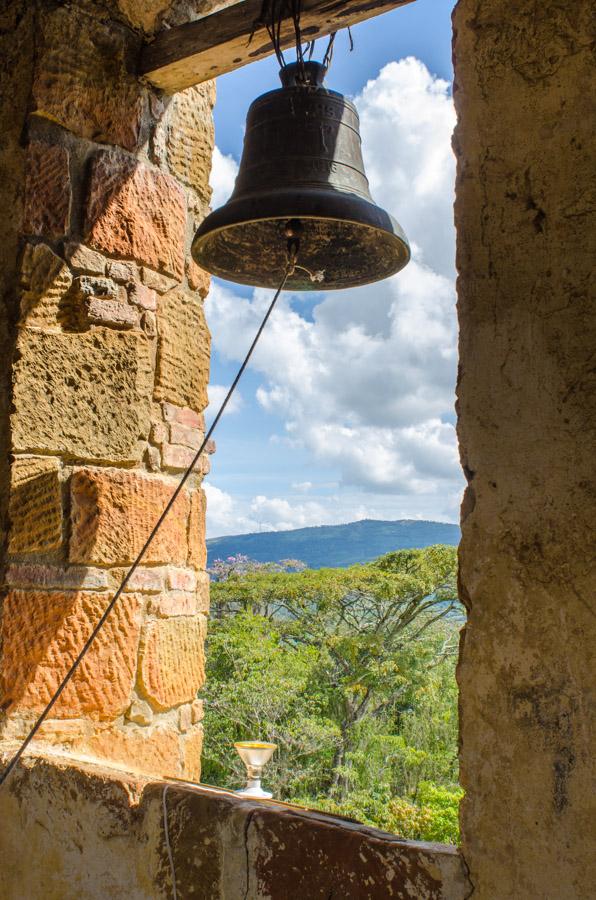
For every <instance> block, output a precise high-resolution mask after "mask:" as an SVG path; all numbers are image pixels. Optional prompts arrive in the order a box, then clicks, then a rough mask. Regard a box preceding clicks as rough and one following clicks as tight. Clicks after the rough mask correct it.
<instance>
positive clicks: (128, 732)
mask: <svg viewBox="0 0 596 900" xmlns="http://www.w3.org/2000/svg"><path fill="white" fill-rule="evenodd" d="M71 749H72V750H73V751H76V753H77V754H84V755H85V756H93V757H96V758H97V759H103V760H109V761H110V762H112V763H116V764H117V765H118V767H119V768H121V769H126V770H127V771H129V772H141V773H143V774H144V775H156V776H158V777H160V778H163V777H166V776H168V775H173V776H174V777H177V778H180V777H181V775H182V763H181V753H180V737H179V735H178V731H177V730H174V729H172V728H163V727H159V726H157V727H150V728H147V727H145V728H138V727H134V726H131V725H129V726H128V727H126V726H125V727H123V728H119V727H118V726H111V727H109V728H105V729H102V730H101V731H97V732H95V733H94V734H92V735H91V736H89V737H87V738H84V739H82V740H81V741H78V742H77V743H76V744H74V745H73V746H72V748H71Z"/></svg>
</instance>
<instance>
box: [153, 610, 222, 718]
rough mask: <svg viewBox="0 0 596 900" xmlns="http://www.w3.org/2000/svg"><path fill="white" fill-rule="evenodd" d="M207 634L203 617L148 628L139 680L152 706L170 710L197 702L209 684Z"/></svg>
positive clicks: (172, 620) (162, 621) (168, 622)
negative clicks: (205, 645) (206, 680)
mask: <svg viewBox="0 0 596 900" xmlns="http://www.w3.org/2000/svg"><path fill="white" fill-rule="evenodd" d="M205 632H206V628H205V620H204V618H203V617H202V616H197V617H195V618H190V617H184V616H181V617H179V618H172V619H162V620H161V621H155V622H149V623H148V624H147V625H145V628H144V630H143V635H142V639H141V655H140V666H139V678H140V689H141V691H142V693H143V694H144V695H145V696H146V697H147V698H148V700H149V701H150V703H151V704H152V706H154V707H155V708H157V709H169V708H170V707H172V706H178V705H179V704H180V703H187V702H188V701H190V700H193V699H194V697H195V694H196V693H197V691H198V690H199V688H200V687H201V686H202V684H203V682H204V681H205V661H204V648H203V645H204V641H205Z"/></svg>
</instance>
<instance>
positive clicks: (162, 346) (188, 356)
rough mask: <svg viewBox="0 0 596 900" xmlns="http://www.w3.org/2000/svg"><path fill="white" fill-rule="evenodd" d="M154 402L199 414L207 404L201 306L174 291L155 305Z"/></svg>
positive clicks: (207, 337) (204, 326) (189, 296)
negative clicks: (183, 408) (155, 370)
mask: <svg viewBox="0 0 596 900" xmlns="http://www.w3.org/2000/svg"><path fill="white" fill-rule="evenodd" d="M157 314H158V322H159V339H158V353H157V373H156V382H155V398H156V399H158V400H166V401H168V402H169V403H173V404H176V405H177V406H186V407H190V409H193V410H194V411H195V412H201V410H203V409H205V407H206V406H207V403H208V398H207V384H208V382H209V356H210V347H211V337H210V334H209V329H208V328H207V323H206V321H205V314H204V312H203V305H202V303H200V302H198V301H197V299H196V297H194V296H193V295H192V294H189V293H188V292H187V291H184V290H183V289H182V288H175V289H174V290H172V291H169V292H168V293H167V294H164V295H163V297H161V299H160V301H159V304H158V313H157Z"/></svg>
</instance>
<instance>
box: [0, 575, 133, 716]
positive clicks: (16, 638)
mask: <svg viewBox="0 0 596 900" xmlns="http://www.w3.org/2000/svg"><path fill="white" fill-rule="evenodd" d="M110 596H111V595H108V594H106V593H103V594H96V593H92V592H84V591H66V592H62V593H61V592H58V591H55V592H54V591H22V590H14V591H10V592H9V593H8V594H7V596H6V598H5V600H4V606H3V611H2V623H1V626H0V634H1V637H2V644H3V657H2V672H1V677H0V703H1V705H2V706H3V707H5V708H7V710H8V712H9V713H11V712H15V711H24V710H33V711H35V712H38V711H40V710H41V709H42V708H43V707H44V706H45V705H46V703H47V702H48V701H49V700H50V698H51V696H52V695H53V693H54V692H55V690H56V688H57V687H58V685H59V684H60V681H61V680H62V678H63V677H64V675H65V674H66V672H67V670H68V668H69V667H70V665H71V664H72V662H73V661H74V659H75V658H76V656H77V654H78V653H79V651H80V650H81V648H82V647H83V645H84V643H85V641H86V640H87V638H88V637H89V635H90V634H91V631H92V630H93V627H94V626H95V624H96V623H97V622H98V621H99V619H100V617H101V615H102V613H103V612H104V610H105V608H106V606H107V604H108V602H109V598H110ZM140 608H141V598H140V597H139V596H138V595H136V594H126V595H124V596H122V597H121V598H120V599H119V600H118V602H117V604H116V606H115V608H114V609H113V611H112V613H111V614H110V616H109V617H108V619H107V621H106V623H105V625H104V627H103V629H102V630H101V631H100V633H99V635H98V636H97V638H96V639H95V641H94V643H93V644H92V645H91V647H90V649H89V650H88V652H87V655H86V656H85V657H84V659H83V661H82V663H81V664H80V666H79V668H78V669H77V671H76V672H75V674H74V676H73V678H72V680H71V681H70V683H69V684H68V685H67V687H66V688H65V690H64V693H63V694H62V696H61V697H60V699H59V700H58V702H57V703H56V706H55V707H54V708H53V710H52V717H53V718H76V717H77V716H81V715H86V716H91V717H93V718H98V719H111V718H114V717H116V716H119V715H121V714H122V713H123V712H124V711H125V710H126V709H127V708H128V706H129V704H130V695H131V691H132V688H133V682H134V674H135V668H136V659H137V649H138V643H139V632H140V615H139V612H140Z"/></svg>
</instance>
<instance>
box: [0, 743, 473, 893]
mask: <svg viewBox="0 0 596 900" xmlns="http://www.w3.org/2000/svg"><path fill="white" fill-rule="evenodd" d="M4 748H5V752H4V753H3V754H2V756H3V757H4V758H5V759H6V758H8V756H9V748H8V746H7V745H4ZM164 805H165V809H166V814H167V822H168V832H169V839H170V845H171V851H172V860H171V863H170V858H169V855H168V851H167V846H166V841H165V832H164ZM0 816H1V818H2V821H3V823H6V827H4V826H3V829H2V832H0V857H1V858H2V859H3V861H6V863H4V862H3V870H4V878H5V879H8V886H9V889H8V890H7V891H6V892H5V893H4V894H3V897H6V898H7V900H9V898H12V897H13V896H14V898H15V900H16V898H17V897H22V896H27V897H28V898H29V900H37V898H38V897H39V898H40V900H41V898H42V897H43V898H44V900H46V898H53V897H54V896H56V897H59V896H77V897H78V898H80V900H86V898H89V900H91V898H93V900H95V897H98V898H99V897H104V896H108V895H111V896H113V895H115V892H116V891H117V890H118V891H119V890H122V889H123V888H124V887H125V884H126V890H127V892H128V896H129V897H131V898H135V900H136V898H137V897H139V898H140V897H142V898H147V900H149V898H153V897H155V898H160V900H161V898H169V897H171V896H172V864H173V869H174V872H175V878H176V886H177V890H178V896H179V898H184V897H186V896H193V897H195V898H203V897H204V898H205V900H220V898H221V900H244V898H246V900H261V898H262V900H265V898H271V900H277V898H279V900H282V898H283V900H293V898H296V900H306V898H317V897H321V898H327V897H330V896H333V897H338V898H340V897H341V898H342V900H350V898H354V900H380V898H404V900H405V898H417V900H439V898H445V900H465V898H467V897H469V896H470V893H471V887H470V884H469V882H468V880H467V877H466V872H465V866H464V863H463V861H462V859H461V857H460V855H459V853H458V851H457V849H456V848H455V847H452V846H448V845H444V844H432V843H421V842H420V843H419V842H416V841H406V840H402V839H400V838H398V837H396V836H395V835H391V834H387V833H386V832H383V831H380V830H378V829H375V828H370V827H367V826H365V825H360V824H358V823H356V822H353V821H351V820H349V819H344V818H342V817H340V816H335V815H330V814H326V813H322V812H320V811H315V810H309V809H307V808H302V807H297V806H289V805H288V804H285V803H282V802H280V801H275V800H269V801H268V800H265V801H259V800H252V799H246V798H242V797H239V796H238V795H236V794H234V793H233V792H230V791H226V790H222V789H220V788H215V787H210V786H206V785H197V784H193V783H191V782H184V781H178V780H174V779H165V780H158V779H155V778H154V777H149V776H145V775H143V774H141V773H137V772H134V771H123V770H122V769H118V768H117V767H115V766H113V765H110V764H107V763H104V762H103V761H102V762H100V761H98V760H93V759H85V758H74V757H73V756H69V755H66V754H60V753H58V752H56V751H52V750H51V749H47V748H45V747H44V748H43V752H42V751H41V749H35V750H33V752H32V753H30V754H29V755H28V756H27V757H26V758H25V759H23V760H22V761H21V764H20V765H19V767H18V768H17V770H16V771H15V772H14V773H13V776H12V778H11V781H10V782H8V783H7V785H6V786H5V787H4V788H1V789H0ZM114 837H118V838H119V841H117V842H114V841H113V840H112V839H113V838H114ZM23 846H28V847H31V848H33V850H32V855H31V854H30V853H28V855H27V859H22V858H21V857H22V855H23V854H22V848H23ZM75 848H76V849H75ZM115 856H116V857H117V858H116V859H115V858H114V857H115ZM90 858H92V859H93V871H94V873H95V880H96V882H97V885H96V887H95V886H94V888H93V892H92V893H89V889H88V887H87V888H85V885H88V875H86V874H85V872H86V871H87V869H86V866H88V864H89V859H90ZM49 859H51V860H52V867H53V872H52V873H47V876H48V877H50V876H51V877H50V882H48V881H47V879H45V880H44V878H40V874H42V873H43V872H44V871H45V869H46V868H47V860H49ZM54 870H55V871H54ZM31 872H35V873H36V878H35V880H34V881H32V882H31V886H30V885H29V881H28V879H29V878H31ZM118 873H121V874H120V875H119V874H118ZM77 877H80V879H81V886H80V889H79V893H76V892H75V893H73V878H74V880H75V881H74V883H75V884H76V883H77V881H76V879H77ZM61 879H68V887H66V882H64V883H63V882H62V881H61ZM86 879H87V880H86ZM118 879H120V880H118ZM122 879H124V880H125V884H124V883H121V880H122ZM148 884H150V885H151V887H150V888H149V891H150V892H149V893H147V890H148V888H147V885H148ZM34 885H39V887H34ZM48 885H49V886H48ZM11 886H12V888H11ZM42 888H43V890H46V891H47V893H41V890H42ZM11 889H12V893H11ZM53 891H54V892H53ZM60 891H62V894H61V893H60ZM86 891H87V892H86ZM116 895H119V894H116Z"/></svg>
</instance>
